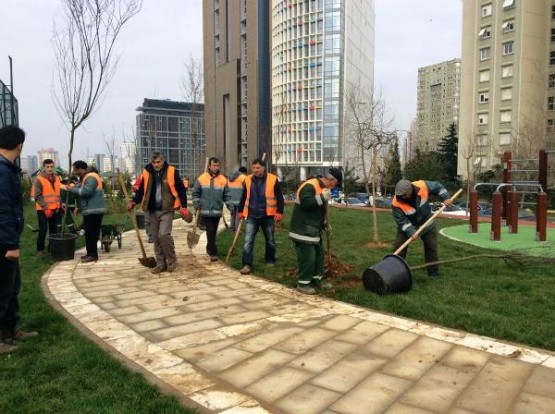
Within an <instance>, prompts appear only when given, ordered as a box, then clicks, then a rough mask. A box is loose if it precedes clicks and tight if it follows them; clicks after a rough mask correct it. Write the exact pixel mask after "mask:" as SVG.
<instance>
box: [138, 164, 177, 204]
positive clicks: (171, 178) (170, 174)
mask: <svg viewBox="0 0 555 414" xmlns="http://www.w3.org/2000/svg"><path fill="white" fill-rule="evenodd" d="M149 179H150V173H149V172H148V171H147V170H143V190H144V193H143V202H142V203H141V206H142V208H143V210H145V211H146V209H147V208H148V201H149V200H147V199H146V197H144V195H146V189H147V188H148V181H149ZM166 180H167V181H168V187H170V191H171V193H172V196H173V198H174V199H175V201H174V202H173V208H179V207H180V206H181V201H180V200H179V194H177V190H176V189H175V167H173V166H171V165H170V166H168V169H167V170H166ZM162 181H163V180H162ZM162 184H163V183H162Z"/></svg>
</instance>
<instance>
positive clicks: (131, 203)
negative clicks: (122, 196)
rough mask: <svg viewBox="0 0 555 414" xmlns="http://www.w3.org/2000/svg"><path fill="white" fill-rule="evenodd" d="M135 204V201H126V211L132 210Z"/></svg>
mask: <svg viewBox="0 0 555 414" xmlns="http://www.w3.org/2000/svg"><path fill="white" fill-rule="evenodd" d="M136 205H137V203H135V202H134V201H130V202H129V203H127V211H131V210H133V209H134V208H135V206H136Z"/></svg>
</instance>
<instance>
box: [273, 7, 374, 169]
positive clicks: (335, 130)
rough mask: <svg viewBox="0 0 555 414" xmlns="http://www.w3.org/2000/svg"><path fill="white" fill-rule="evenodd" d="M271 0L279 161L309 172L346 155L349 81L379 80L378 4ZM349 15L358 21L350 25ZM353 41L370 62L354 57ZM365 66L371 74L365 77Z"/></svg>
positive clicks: (276, 154)
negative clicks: (376, 68) (375, 60)
mask: <svg viewBox="0 0 555 414" xmlns="http://www.w3.org/2000/svg"><path fill="white" fill-rule="evenodd" d="M272 4H273V7H272V10H271V13H272V24H273V26H272V129H273V130H272V136H273V161H274V164H276V165H277V166H278V168H279V167H285V166H300V167H301V169H303V170H304V174H303V173H302V174H301V176H303V175H304V176H305V177H306V176H307V175H309V174H311V173H315V172H318V170H319V169H321V167H323V166H329V165H341V164H343V163H344V162H345V158H346V156H347V154H344V150H343V148H345V145H343V143H342V140H343V117H344V100H345V88H346V84H347V83H352V84H354V83H355V81H354V80H353V79H354V78H355V77H356V78H357V79H361V78H364V79H369V81H366V80H365V81H364V85H363V86H364V87H366V86H368V85H367V84H368V83H369V84H370V86H369V87H370V88H371V84H372V83H373V51H374V47H373V39H374V36H373V31H374V26H373V23H374V3H373V1H371V0H364V1H363V0H353V1H346V0H310V1H286V0H283V1H279V0H278V1H274V2H273V3H272ZM361 11H362V15H363V16H365V17H366V19H363V20H362V22H364V23H362V24H361V23H360V22H361V20H358V19H353V18H352V16H351V14H352V13H355V12H356V13H359V14H360V13H361ZM348 21H349V22H353V21H354V22H356V24H353V25H352V27H349V31H348V32H347V31H346V30H345V27H346V24H347V23H346V22H348ZM362 31H364V32H367V35H364V36H363V35H361V34H360V33H361V32H362ZM347 34H349V36H354V38H355V39H354V40H353V39H352V38H351V39H350V38H349V37H347ZM348 45H357V47H356V48H357V49H358V50H357V52H360V53H362V54H363V55H364V59H363V60H364V61H366V62H368V61H369V62H371V64H370V65H368V64H366V65H359V64H358V63H357V62H353V61H352V59H350V56H351V55H350V54H349V52H350V51H349V47H348ZM360 70H363V71H365V72H366V73H365V74H364V75H363V76H360V75H361V74H360ZM349 78H351V79H349ZM359 86H360V83H359Z"/></svg>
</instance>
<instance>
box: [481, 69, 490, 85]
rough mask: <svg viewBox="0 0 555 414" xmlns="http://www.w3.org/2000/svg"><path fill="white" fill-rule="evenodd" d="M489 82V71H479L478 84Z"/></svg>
mask: <svg viewBox="0 0 555 414" xmlns="http://www.w3.org/2000/svg"><path fill="white" fill-rule="evenodd" d="M488 81H489V69H486V70H481V71H480V82H488Z"/></svg>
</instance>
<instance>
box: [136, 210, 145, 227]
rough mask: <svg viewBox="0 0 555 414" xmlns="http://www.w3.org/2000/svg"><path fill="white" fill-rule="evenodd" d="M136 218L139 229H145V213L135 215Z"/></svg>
mask: <svg viewBox="0 0 555 414" xmlns="http://www.w3.org/2000/svg"><path fill="white" fill-rule="evenodd" d="M135 218H136V219H137V228H139V229H144V228H145V215H144V213H135Z"/></svg>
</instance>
